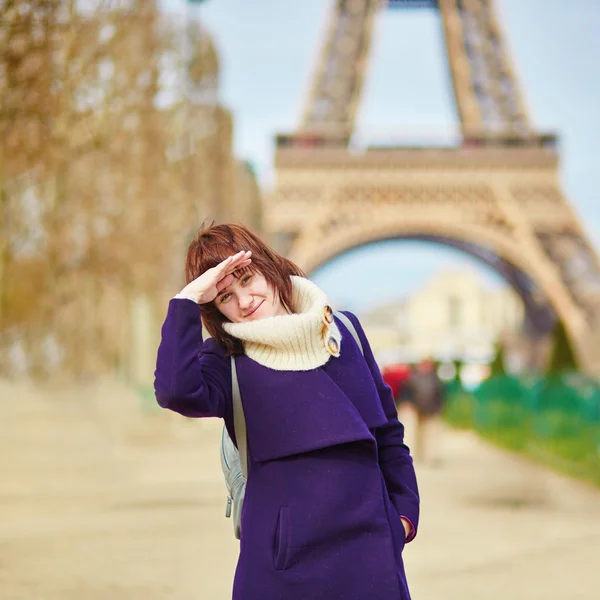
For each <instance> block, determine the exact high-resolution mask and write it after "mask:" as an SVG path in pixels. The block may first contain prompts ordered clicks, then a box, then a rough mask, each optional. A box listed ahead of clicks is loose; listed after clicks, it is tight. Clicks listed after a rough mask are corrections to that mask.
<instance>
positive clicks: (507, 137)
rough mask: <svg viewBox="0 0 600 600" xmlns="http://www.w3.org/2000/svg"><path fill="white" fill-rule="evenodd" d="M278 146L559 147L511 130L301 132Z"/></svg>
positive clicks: (547, 138)
mask: <svg viewBox="0 0 600 600" xmlns="http://www.w3.org/2000/svg"><path fill="white" fill-rule="evenodd" d="M275 145H276V147H277V148H278V149H279V148H280V149H284V148H307V149H313V148H314V149H325V148H339V149H341V148H351V149H362V150H369V151H378V150H379V151H380V150H390V149H414V150H418V149H423V150H427V149H431V148H437V149H444V148H449V149H456V148H463V149H473V150H476V149H489V148H546V149H551V150H556V149H557V147H558V138H557V136H556V135H555V134H553V133H541V134H529V135H519V134H509V133H498V134H490V133H474V134H467V135H461V134H456V133H454V134H452V133H446V134H437V135H432V134H431V133H427V132H424V133H423V134H418V133H412V132H410V133H409V132H405V133H402V134H394V135H380V136H377V135H374V136H367V135H363V134H355V135H349V134H344V133H338V134H335V133H310V132H299V133H291V134H279V135H277V136H276V138H275Z"/></svg>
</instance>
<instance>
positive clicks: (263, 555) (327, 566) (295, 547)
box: [155, 225, 419, 600]
mask: <svg viewBox="0 0 600 600" xmlns="http://www.w3.org/2000/svg"><path fill="white" fill-rule="evenodd" d="M186 277H187V281H188V282H189V283H188V285H186V286H185V287H184V288H183V290H182V291H181V292H180V293H179V294H177V296H176V297H175V298H174V299H172V300H171V302H170V304H169V309H168V314H167V318H166V321H165V323H164V325H163V329H162V341H161V344H160V347H159V350H158V358H157V367H156V379H155V391H156V398H157V401H158V403H159V404H160V405H161V406H162V407H164V408H169V409H171V410H174V411H177V412H179V413H181V414H182V415H185V416H187V417H221V418H223V419H224V420H225V425H226V427H227V431H228V432H229V435H230V436H231V438H232V439H233V440H234V442H235V431H234V427H233V414H232V389H231V387H232V385H231V361H230V356H232V355H233V356H235V363H236V371H237V376H238V381H239V387H240V391H241V397H242V403H243V407H244V414H245V418H246V428H247V429H246V430H247V444H248V481H247V485H246V492H245V500H244V504H243V511H242V528H241V529H242V534H241V540H240V556H239V560H238V565H237V569H236V574H235V579H234V584H233V598H234V600H265V599H268V600H275V599H279V598H281V599H283V598H285V599H286V600H301V599H302V600H305V599H310V600H332V599H336V600H337V599H342V598H343V599H344V600H365V599H366V598H376V599H377V600H408V599H409V598H410V595H409V591H408V587H407V584H406V576H405V573H404V566H403V562H402V550H403V548H404V544H405V543H406V542H407V541H410V540H411V539H413V538H414V536H415V534H416V527H417V524H418V516H419V496H418V490H417V482H416V478H415V472H414V468H413V464H412V459H411V456H410V453H409V450H408V448H407V447H406V446H405V445H404V443H403V435H404V428H403V427H402V425H401V424H400V423H399V422H398V419H397V416H396V408H395V405H394V400H393V398H392V395H391V392H390V389H389V387H387V386H386V385H385V384H384V382H383V380H382V378H381V374H380V372H379V369H378V367H377V364H376V363H375V360H374V358H373V353H372V352H371V349H370V347H369V344H368V342H367V339H366V337H365V334H364V332H363V330H362V328H361V327H360V324H359V322H358V320H357V319H356V317H355V316H354V315H352V314H351V313H345V314H346V315H347V316H348V317H349V318H350V320H351V321H352V323H353V324H354V326H355V328H356V330H357V332H358V334H359V338H360V340H361V343H362V347H363V351H364V357H363V354H362V353H361V349H360V348H359V347H358V345H357V344H356V342H355V341H354V339H353V337H352V335H351V334H350V333H349V331H348V330H347V329H346V328H345V327H344V324H343V323H342V322H341V321H339V320H337V319H336V318H335V317H334V315H333V313H332V311H331V308H330V307H329V306H328V304H327V298H326V296H325V294H324V293H323V292H322V291H321V290H320V289H319V288H318V287H317V286H316V285H315V284H313V283H312V282H310V281H309V280H308V279H305V278H304V277H303V276H302V272H301V271H300V269H299V268H298V267H297V266H295V265H294V264H293V263H292V262H290V261H289V260H287V259H285V258H283V257H281V256H279V255H278V254H277V253H276V252H275V251H274V250H272V249H271V248H269V247H268V246H267V245H265V244H264V243H263V242H262V241H261V240H260V239H259V238H257V237H256V236H255V235H254V234H253V233H251V232H250V231H249V230H247V229H246V228H244V227H242V226H239V225H217V226H211V227H209V228H207V229H201V230H200V231H199V232H198V234H197V235H196V237H195V239H194V240H193V241H192V242H191V244H190V247H189V249H188V255H187V264H186ZM200 318H201V319H202V322H203V323H204V325H205V327H206V329H207V330H208V332H209V333H210V335H211V336H212V337H211V338H209V339H207V340H206V341H203V339H202V328H201V320H200Z"/></svg>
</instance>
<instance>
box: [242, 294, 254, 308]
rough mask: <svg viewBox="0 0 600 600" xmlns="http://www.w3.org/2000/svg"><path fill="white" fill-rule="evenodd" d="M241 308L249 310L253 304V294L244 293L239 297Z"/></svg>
mask: <svg viewBox="0 0 600 600" xmlns="http://www.w3.org/2000/svg"><path fill="white" fill-rule="evenodd" d="M239 305H240V309H241V310H243V311H244V312H247V311H248V309H249V308H250V307H251V306H252V296H251V295H250V294H242V295H241V296H240V299H239Z"/></svg>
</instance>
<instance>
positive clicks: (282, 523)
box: [273, 506, 290, 571]
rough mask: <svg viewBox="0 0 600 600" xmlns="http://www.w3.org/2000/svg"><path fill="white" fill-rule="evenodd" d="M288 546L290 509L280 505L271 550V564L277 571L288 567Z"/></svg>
mask: <svg viewBox="0 0 600 600" xmlns="http://www.w3.org/2000/svg"><path fill="white" fill-rule="evenodd" d="M289 548H290V509H289V507H288V506H282V507H281V508H280V509H279V518H278V519H277V527H276V528H275V547H274V552H273V564H274V566H275V569H276V570H277V571H283V570H284V569H287V567H288V562H289V561H288V553H289Z"/></svg>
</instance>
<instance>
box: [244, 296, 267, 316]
mask: <svg viewBox="0 0 600 600" xmlns="http://www.w3.org/2000/svg"><path fill="white" fill-rule="evenodd" d="M264 302H265V301H264V300H263V301H262V302H261V303H260V304H259V305H258V306H257V307H256V308H255V309H254V310H253V311H252V312H249V313H248V314H247V315H244V319H247V318H248V317H251V316H252V315H253V314H254V313H255V312H256V311H257V310H258V309H259V308H260V307H261V306H262V305H263V304H264Z"/></svg>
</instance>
